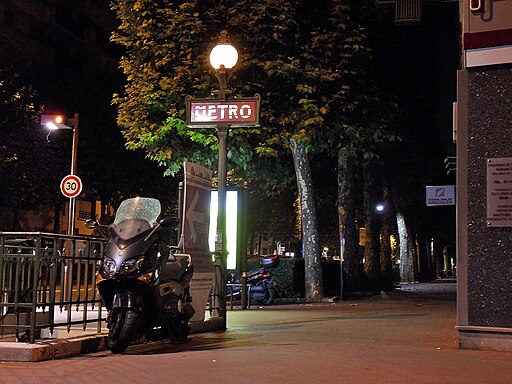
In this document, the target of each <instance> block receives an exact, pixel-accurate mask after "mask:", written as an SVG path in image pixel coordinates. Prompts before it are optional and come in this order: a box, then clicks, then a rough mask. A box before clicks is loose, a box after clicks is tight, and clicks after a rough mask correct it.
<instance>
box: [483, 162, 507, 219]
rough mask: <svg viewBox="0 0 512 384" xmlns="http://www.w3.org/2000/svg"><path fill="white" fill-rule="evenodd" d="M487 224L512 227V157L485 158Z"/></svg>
mask: <svg viewBox="0 0 512 384" xmlns="http://www.w3.org/2000/svg"><path fill="white" fill-rule="evenodd" d="M487 226H488V227H512V157H501V158H495V159H487Z"/></svg>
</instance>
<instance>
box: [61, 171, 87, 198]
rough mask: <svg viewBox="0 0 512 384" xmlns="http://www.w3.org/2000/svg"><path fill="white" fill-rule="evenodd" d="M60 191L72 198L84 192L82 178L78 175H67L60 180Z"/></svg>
mask: <svg viewBox="0 0 512 384" xmlns="http://www.w3.org/2000/svg"><path fill="white" fill-rule="evenodd" d="M60 191H61V192H62V194H63V195H64V196H66V197H69V198H70V199H71V198H73V197H77V196H78V195H79V194H80V192H82V180H80V178H79V177H78V176H77V175H67V176H66V177H64V178H63V179H62V181H61V182H60Z"/></svg>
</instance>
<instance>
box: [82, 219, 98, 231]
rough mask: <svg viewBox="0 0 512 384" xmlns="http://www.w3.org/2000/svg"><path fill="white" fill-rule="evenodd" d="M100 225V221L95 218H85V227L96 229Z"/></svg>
mask: <svg viewBox="0 0 512 384" xmlns="http://www.w3.org/2000/svg"><path fill="white" fill-rule="evenodd" d="M99 226H100V223H98V222H97V221H96V220H95V219H87V220H86V221H85V227H86V228H87V229H96V228H98V227H99Z"/></svg>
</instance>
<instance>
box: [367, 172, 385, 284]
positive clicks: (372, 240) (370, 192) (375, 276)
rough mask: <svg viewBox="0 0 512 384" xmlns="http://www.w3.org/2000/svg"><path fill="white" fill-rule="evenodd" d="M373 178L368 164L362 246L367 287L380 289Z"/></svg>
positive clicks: (378, 230)
mask: <svg viewBox="0 0 512 384" xmlns="http://www.w3.org/2000/svg"><path fill="white" fill-rule="evenodd" d="M374 191H375V180H374V175H373V173H372V169H371V166H370V165H366V166H365V170H364V190H363V197H364V212H365V215H364V216H365V230H366V243H365V246H364V260H365V262H364V275H365V277H366V280H367V284H368V289H370V290H372V291H380V288H381V284H382V273H381V266H380V239H379V237H380V228H379V220H378V219H377V217H375V205H376V204H375V203H376V202H375V193H374Z"/></svg>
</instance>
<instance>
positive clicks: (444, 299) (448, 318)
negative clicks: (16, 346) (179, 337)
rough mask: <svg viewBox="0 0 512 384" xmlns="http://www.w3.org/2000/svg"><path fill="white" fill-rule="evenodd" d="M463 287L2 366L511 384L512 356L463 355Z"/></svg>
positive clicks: (72, 373) (240, 317)
mask: <svg viewBox="0 0 512 384" xmlns="http://www.w3.org/2000/svg"><path fill="white" fill-rule="evenodd" d="M455 308H456V303H455V282H454V281H440V282H435V283H431V284H412V285H407V286H402V287H401V288H400V289H397V290H395V291H393V292H388V293H383V294H381V295H377V296H374V297H372V298H361V299H359V300H349V301H343V302H335V303H311V304H293V305H275V306H271V307H253V308H251V309H250V310H246V311H241V310H234V311H229V312H228V330H227V331H225V332H217V333H201V334H195V335H193V336H192V341H191V342H190V343H187V344H185V345H181V346H176V345H172V344H171V343H169V342H155V343H147V344H143V345H133V346H131V347H129V348H128V349H127V351H126V352H125V353H124V354H122V355H113V354H111V353H110V352H109V351H100V350H99V351H97V352H92V353H89V354H82V355H80V356H76V357H72V358H68V359H57V360H52V361H43V362H40V363H37V364H34V363H14V362H4V363H2V364H0V382H2V383H6V384H10V383H38V384H39V383H52V384H59V383H66V384H67V383H68V382H69V381H70V380H72V381H73V382H76V383H89V382H93V381H97V380H101V381H102V382H108V383H109V384H117V383H119V384H121V383H122V384H126V383H138V384H140V383H147V382H150V381H151V382H152V381H159V382H165V383H194V384H201V383H205V384H211V383H220V384H223V383H243V384H259V383H262V384H263V383H264V384H273V383H276V384H277V383H279V384H287V383H290V384H302V383H304V384H316V383H318V384H331V383H332V384H339V383H343V384H352V383H354V384H361V383H363V384H365V383H368V384H373V383H379V384H401V383H414V384H433V383H446V384H458V383H460V384H466V383H467V384H474V383H477V384H511V383H512V353H510V352H495V351H472V350H460V349H459V348H458V338H457V332H456V330H455Z"/></svg>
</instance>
